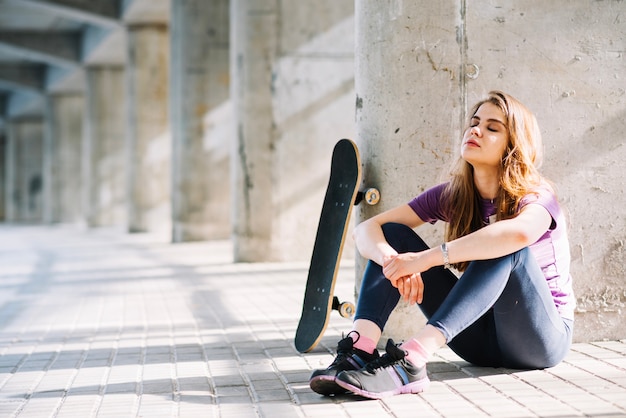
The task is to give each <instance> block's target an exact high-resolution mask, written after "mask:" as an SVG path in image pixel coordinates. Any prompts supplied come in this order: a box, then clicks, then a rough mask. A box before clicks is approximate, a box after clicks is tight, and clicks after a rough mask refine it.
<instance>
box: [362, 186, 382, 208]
mask: <svg viewBox="0 0 626 418" xmlns="http://www.w3.org/2000/svg"><path fill="white" fill-rule="evenodd" d="M364 194H365V203H367V204H368V205H375V204H376V203H378V202H379V201H380V192H379V191H378V189H376V188H374V187H371V188H369V189H367V190H366V191H365V193H364Z"/></svg>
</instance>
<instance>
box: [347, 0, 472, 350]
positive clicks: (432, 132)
mask: <svg viewBox="0 0 626 418" xmlns="http://www.w3.org/2000/svg"><path fill="white" fill-rule="evenodd" d="M459 4H460V2H459V1H457V0H444V1H438V2H432V1H416V2H388V3H385V4H384V5H382V4H381V3H380V2H377V1H374V0H367V1H359V2H356V11H355V20H356V33H357V37H356V53H355V60H356V66H355V67H356V73H355V85H356V94H357V99H356V102H357V109H356V124H357V137H358V139H359V140H358V145H359V147H360V149H361V153H362V156H363V159H364V171H363V183H364V184H365V185H367V186H375V187H377V188H379V190H380V192H381V196H382V199H381V201H380V203H378V205H376V206H367V205H359V206H358V210H357V221H358V222H361V221H363V220H365V219H367V218H369V217H371V216H373V215H374V214H376V213H380V212H382V211H384V210H387V209H390V208H392V207H395V206H398V205H400V204H403V203H407V202H408V201H409V200H410V199H411V198H412V197H413V196H414V195H417V194H418V193H419V192H421V191H423V190H424V189H425V188H427V187H429V186H431V185H434V184H435V183H436V182H437V180H438V178H439V177H440V174H441V173H442V168H443V167H445V166H446V163H447V161H448V159H449V157H450V155H451V154H452V151H453V149H454V147H455V144H456V139H457V138H459V134H460V129H461V125H460V122H461V118H462V114H463V112H462V110H463V109H462V106H463V101H462V95H463V85H464V75H463V74H462V73H461V69H462V68H461V67H462V66H461V57H462V48H461V46H460V45H459V43H458V42H457V30H456V28H461V27H462V25H461V10H460V8H459V7H460V6H459ZM425 230H426V236H425V237H424V238H425V239H426V240H427V242H428V241H430V243H431V245H435V244H437V243H440V242H441V239H442V238H441V237H442V235H441V234H442V233H443V230H442V229H441V228H440V227H439V228H436V230H435V231H428V228H425ZM423 232H424V230H421V231H420V233H422V234H423ZM364 263H365V261H364V260H362V259H361V258H360V257H359V259H358V263H357V278H358V281H357V289H358V288H359V285H360V277H361V275H362V273H363V270H364ZM423 323H424V318H423V315H422V314H421V312H420V311H419V309H418V308H417V307H416V306H410V307H409V306H405V305H403V304H402V303H401V304H400V305H399V306H398V307H397V308H396V310H395V312H394V313H393V314H392V317H391V318H390V321H389V324H388V326H387V329H386V331H389V332H390V335H388V336H391V337H393V338H395V339H396V340H402V339H405V338H406V337H408V336H410V335H411V334H412V333H413V332H414V330H415V329H418V328H417V327H418V326H419V324H423ZM383 340H386V339H383ZM383 343H384V341H383Z"/></svg>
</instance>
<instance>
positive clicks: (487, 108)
mask: <svg viewBox="0 0 626 418" xmlns="http://www.w3.org/2000/svg"><path fill="white" fill-rule="evenodd" d="M505 123H506V117H505V115H504V113H503V112H502V110H500V108H499V107H498V106H496V105H494V104H493V103H489V102H487V103H483V104H482V105H481V106H480V107H479V108H478V110H477V111H476V113H475V114H474V116H473V117H472V119H471V121H470V126H469V127H468V128H467V129H466V130H465V134H464V135H463V143H462V144H461V156H462V157H463V159H464V160H465V161H467V162H468V163H470V164H471V165H472V166H473V167H474V168H478V167H480V166H482V167H485V168H498V167H500V165H501V164H502V156H503V155H504V151H505V150H506V147H507V145H508V142H509V134H508V129H507V127H506V124H505Z"/></svg>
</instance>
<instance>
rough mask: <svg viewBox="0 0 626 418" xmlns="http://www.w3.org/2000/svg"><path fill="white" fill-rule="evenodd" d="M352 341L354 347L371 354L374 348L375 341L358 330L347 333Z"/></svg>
mask: <svg viewBox="0 0 626 418" xmlns="http://www.w3.org/2000/svg"><path fill="white" fill-rule="evenodd" d="M348 335H349V336H350V338H352V341H353V342H354V346H353V347H354V348H358V349H359V350H362V351H365V352H366V353H368V354H372V353H373V352H374V350H376V341H374V340H372V339H371V338H367V337H364V336H362V335H360V334H359V333H358V332H351V333H349V334H348Z"/></svg>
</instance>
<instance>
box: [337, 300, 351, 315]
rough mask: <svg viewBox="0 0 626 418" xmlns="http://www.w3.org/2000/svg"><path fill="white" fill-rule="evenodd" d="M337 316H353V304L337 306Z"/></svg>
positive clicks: (344, 303) (346, 303)
mask: <svg viewBox="0 0 626 418" xmlns="http://www.w3.org/2000/svg"><path fill="white" fill-rule="evenodd" d="M338 311H339V315H341V316H343V317H344V318H351V317H352V316H353V315H354V311H355V309H354V304H353V303H351V302H342V303H340V304H339V309H338Z"/></svg>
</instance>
